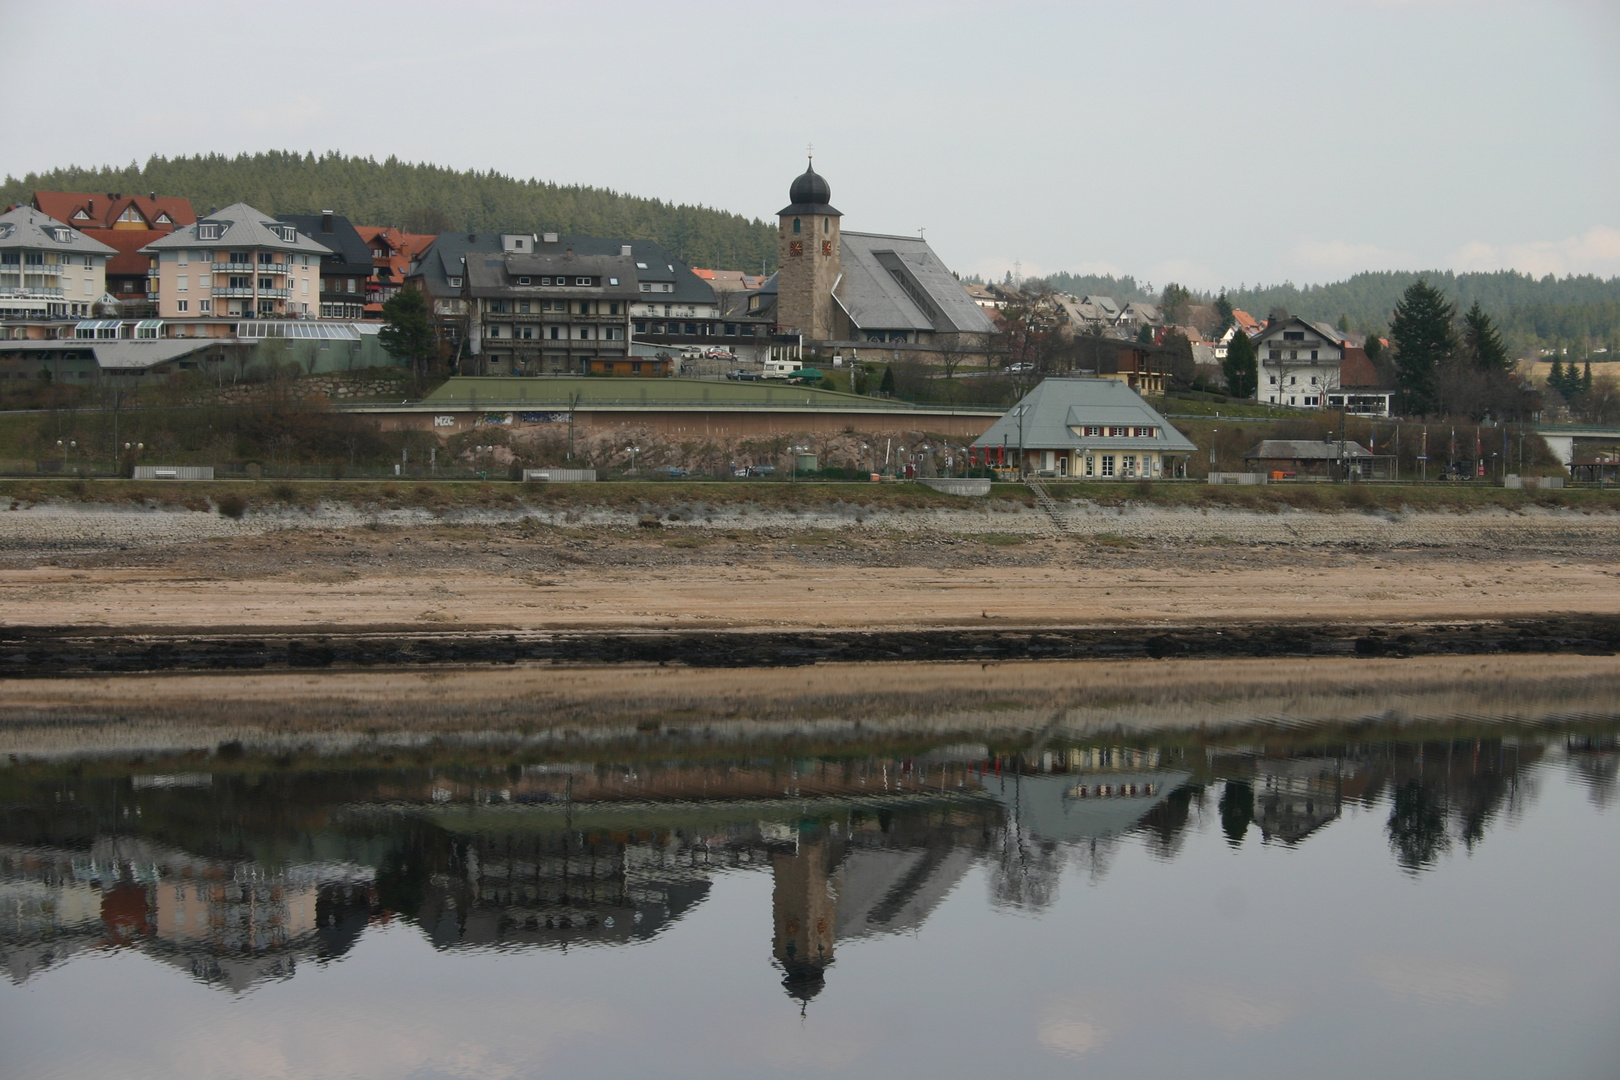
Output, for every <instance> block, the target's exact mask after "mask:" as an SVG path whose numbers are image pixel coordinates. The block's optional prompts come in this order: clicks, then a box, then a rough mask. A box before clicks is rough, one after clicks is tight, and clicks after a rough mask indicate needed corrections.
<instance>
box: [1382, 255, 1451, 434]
mask: <svg viewBox="0 0 1620 1080" xmlns="http://www.w3.org/2000/svg"><path fill="white" fill-rule="evenodd" d="M1456 314H1457V311H1456V309H1455V308H1453V307H1452V306H1451V304H1449V303H1448V302H1447V301H1446V298H1445V295H1444V294H1443V293H1441V292H1440V290H1438V289H1434V288H1431V287H1430V286H1429V283H1428V282H1427V281H1426V280H1424V279H1423V278H1419V279H1418V280H1417V281H1414V282H1413V283H1412V284H1411V285H1410V286H1409V287H1408V288H1407V290H1406V292H1405V293H1404V294H1402V296H1401V302H1400V303H1398V304H1396V305H1395V317H1394V318H1392V319H1391V320H1390V323H1389V336H1390V339H1391V342H1392V343H1393V344H1394V346H1395V378H1396V381H1397V382H1398V383H1399V384H1400V387H1401V392H1402V394H1403V396H1404V397H1405V399H1406V410H1407V411H1408V412H1410V413H1414V414H1428V413H1432V412H1434V411H1435V409H1436V407H1437V406H1438V401H1437V400H1436V397H1435V381H1436V380H1435V376H1436V374H1437V372H1438V371H1439V368H1440V365H1441V364H1442V363H1444V362H1445V361H1446V360H1447V359H1449V358H1450V356H1451V353H1452V351H1453V350H1454V349H1455V348H1456V346H1457V339H1456V335H1455V332H1454V331H1453V329H1452V325H1451V323H1452V320H1453V319H1454V318H1455V317H1456Z"/></svg>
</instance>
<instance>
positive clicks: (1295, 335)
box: [1283, 330, 1305, 341]
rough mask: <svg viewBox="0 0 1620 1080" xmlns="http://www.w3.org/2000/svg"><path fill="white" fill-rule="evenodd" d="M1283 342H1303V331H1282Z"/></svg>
mask: <svg viewBox="0 0 1620 1080" xmlns="http://www.w3.org/2000/svg"><path fill="white" fill-rule="evenodd" d="M1283 340H1284V341H1304V340H1305V331H1303V330H1284V331H1283Z"/></svg>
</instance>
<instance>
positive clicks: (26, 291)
mask: <svg viewBox="0 0 1620 1080" xmlns="http://www.w3.org/2000/svg"><path fill="white" fill-rule="evenodd" d="M61 295H62V290H61V289H48V288H44V287H42V286H37V285H24V286H22V287H20V288H15V289H13V288H5V289H0V296H8V297H17V298H19V299H23V300H27V299H32V298H38V299H41V300H43V299H45V298H46V297H56V296H61Z"/></svg>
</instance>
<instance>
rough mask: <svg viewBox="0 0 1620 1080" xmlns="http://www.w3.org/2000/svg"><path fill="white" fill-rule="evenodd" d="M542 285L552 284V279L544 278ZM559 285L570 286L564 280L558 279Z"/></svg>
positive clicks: (541, 280) (541, 281)
mask: <svg viewBox="0 0 1620 1080" xmlns="http://www.w3.org/2000/svg"><path fill="white" fill-rule="evenodd" d="M540 284H542V285H550V284H551V279H550V278H548V277H543V278H541V279H540ZM557 284H559V285H566V284H568V282H566V281H564V280H563V279H562V278H558V279H557Z"/></svg>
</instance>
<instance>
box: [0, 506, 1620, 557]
mask: <svg viewBox="0 0 1620 1080" xmlns="http://www.w3.org/2000/svg"><path fill="white" fill-rule="evenodd" d="M1058 513H1059V516H1060V519H1061V525H1062V531H1063V532H1064V533H1066V534H1067V535H1068V536H1070V537H1073V538H1076V539H1081V540H1087V539H1089V540H1093V541H1101V542H1104V543H1109V542H1119V541H1128V542H1132V543H1139V544H1142V545H1144V546H1150V545H1157V544H1175V545H1253V544H1267V545H1274V544H1282V545H1297V546H1308V547H1332V546H1349V547H1359V548H1381V547H1388V548H1410V547H1419V548H1421V547H1448V548H1456V547H1463V548H1482V549H1512V548H1522V547H1524V546H1527V545H1528V546H1532V547H1538V548H1552V549H1569V550H1577V551H1580V550H1585V551H1591V550H1592V548H1593V547H1594V545H1595V546H1598V547H1605V548H1606V547H1610V546H1613V545H1615V544H1616V542H1617V541H1620V515H1616V514H1589V513H1581V512H1577V511H1570V510H1549V509H1540V508H1537V509H1531V510H1527V511H1524V512H1513V511H1508V510H1502V509H1491V510H1481V511H1475V512H1471V513H1466V514H1460V513H1427V512H1406V513H1390V512H1385V511H1378V512H1371V513H1339V514H1332V513H1322V512H1318V511H1308V510H1294V509H1283V510H1280V511H1278V512H1276V513H1255V512H1251V511H1243V510H1230V509H1219V508H1201V509H1166V508H1161V507H1152V506H1137V507H1131V506H1127V507H1123V508H1113V507H1099V506H1095V505H1093V504H1089V503H1070V504H1066V505H1063V506H1060V508H1059V511H1058ZM526 519H527V520H532V521H535V522H537V523H539V524H544V525H555V526H564V527H570V528H607V529H626V528H635V527H637V526H638V525H641V526H645V525H648V524H650V523H651V522H653V521H656V522H657V524H658V525H659V526H660V527H662V528H669V529H699V530H704V529H723V530H726V531H737V530H744V531H764V530H770V531H782V530H786V531H788V532H794V531H806V532H807V531H815V530H844V529H849V530H860V531H867V532H895V533H930V534H936V535H937V534H946V535H949V534H957V535H963V536H983V535H985V534H1006V535H1014V536H1028V537H1036V536H1052V535H1055V534H1056V533H1057V529H1056V527H1055V526H1054V522H1053V520H1052V518H1050V517H1048V516H1047V515H1046V514H1044V513H1042V512H1040V511H1039V510H1032V509H1029V508H1026V507H1022V506H1018V505H1016V504H1012V503H1006V502H1001V501H993V502H988V503H986V504H985V505H984V506H983V507H982V508H975V509H973V510H942V509H928V510H913V511H872V510H868V509H865V508H861V507H856V506H848V505H844V504H834V505H832V506H829V507H827V508H826V509H817V510H807V511H797V512H782V511H775V510H769V511H767V510H761V509H759V508H757V507H750V506H747V505H744V506H737V507H725V508H719V507H704V506H702V505H701V504H696V505H691V506H683V507H677V508H674V509H673V510H671V509H669V508H663V509H662V512H661V513H659V514H656V515H655V514H653V513H652V511H651V510H650V509H649V510H648V511H646V512H635V511H625V510H617V509H607V508H602V509H597V510H586V511H578V510H567V511H563V510H558V511H550V512H547V511H534V510H513V511H497V510H472V511H455V512H448V513H435V512H433V511H430V510H424V509H400V510H376V511H368V510H361V509H357V508H355V507H353V506H349V505H342V504H322V505H320V506H319V507H317V508H315V509H314V510H309V511H305V510H299V509H285V510H277V511H271V512H260V513H254V512H250V513H248V514H247V515H245V516H244V517H242V518H240V519H234V518H229V517H225V516H222V515H220V514H219V513H218V512H216V511H212V510H210V511H206V512H203V511H187V510H159V509H141V508H131V507H112V506H95V505H90V506H85V505H77V504H50V503H46V504H38V505H34V506H30V507H27V508H26V509H18V510H13V511H9V512H0V552H10V553H12V554H14V555H27V554H29V553H51V554H73V553H89V552H99V551H109V550H124V549H134V548H145V547H154V546H163V545H170V544H185V543H194V542H197V541H202V540H211V539H218V538H231V537H245V536H257V535H262V534H265V533H273V532H280V531H284V530H333V529H352V528H363V527H378V526H384V527H390V528H423V527H431V526H434V525H458V526H472V527H478V526H510V525H514V524H518V523H521V522H523V521H524V520H526Z"/></svg>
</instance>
